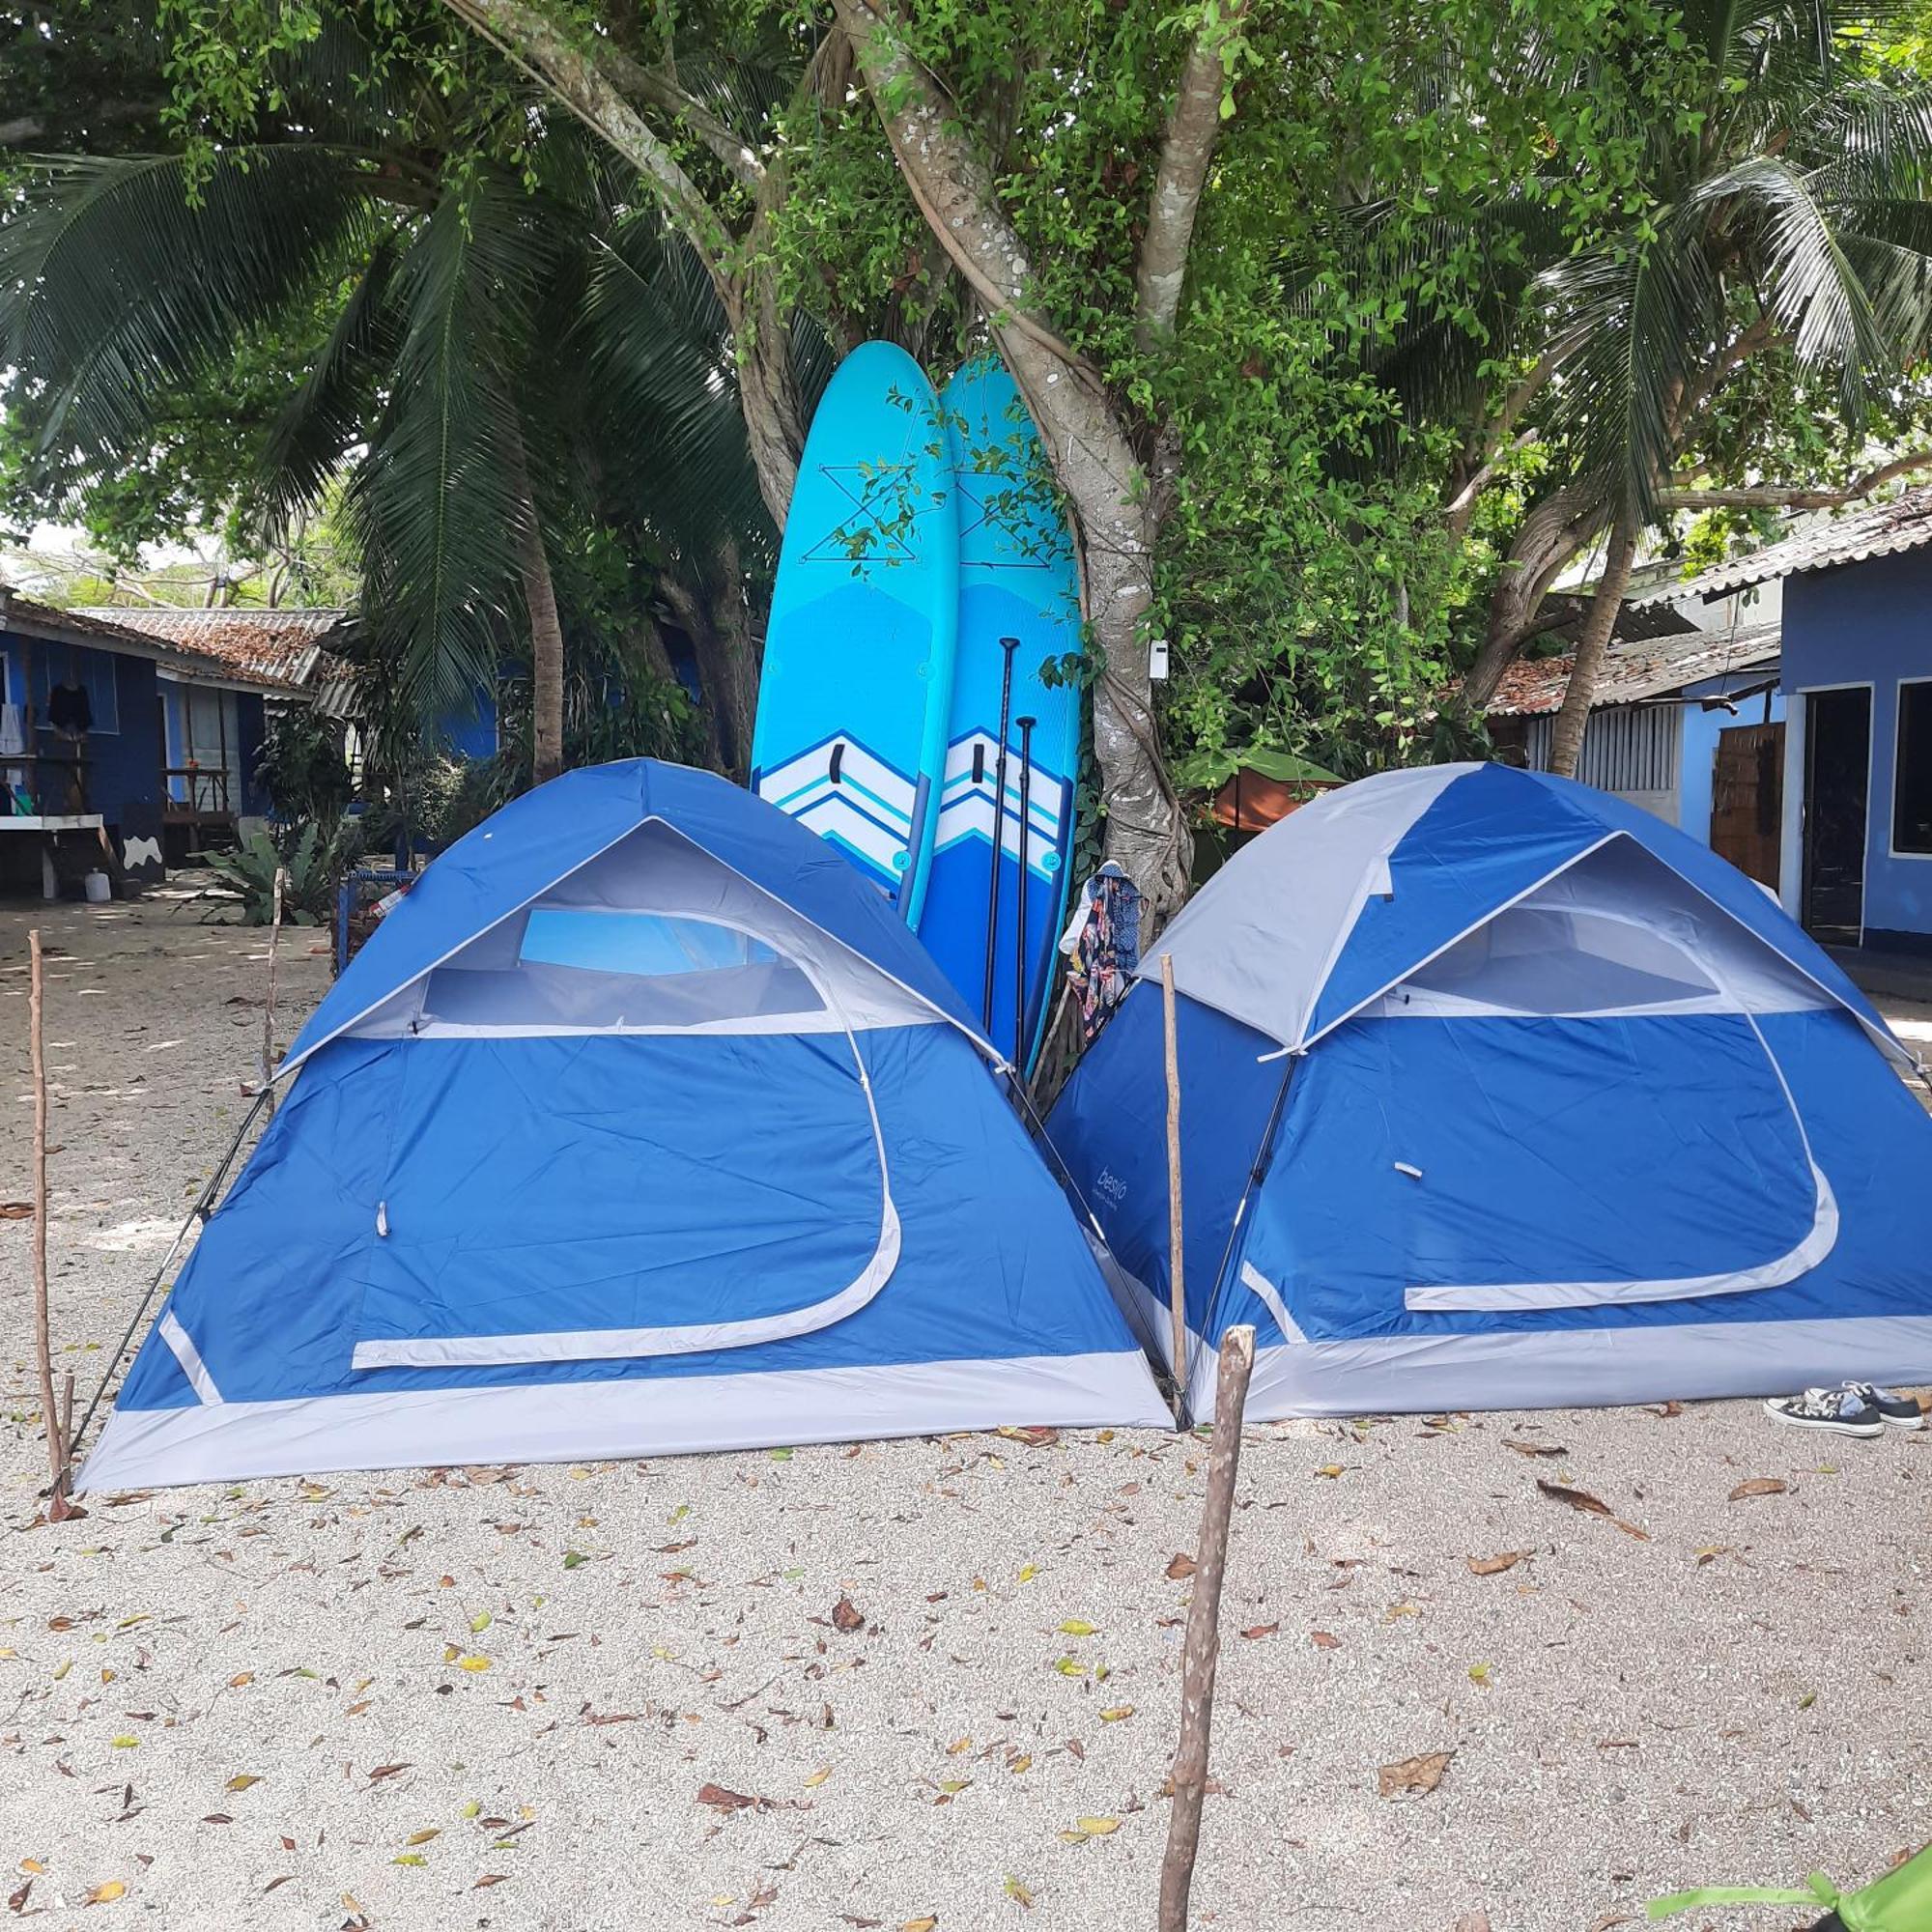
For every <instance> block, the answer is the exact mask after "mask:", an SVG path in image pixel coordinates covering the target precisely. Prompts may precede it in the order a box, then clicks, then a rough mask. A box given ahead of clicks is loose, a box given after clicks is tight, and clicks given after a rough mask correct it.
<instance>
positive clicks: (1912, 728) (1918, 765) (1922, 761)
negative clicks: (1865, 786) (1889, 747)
mask: <svg viewBox="0 0 1932 1932" xmlns="http://www.w3.org/2000/svg"><path fill="white" fill-rule="evenodd" d="M1891 849H1892V850H1893V851H1894V852H1925V853H1932V682H1927V683H1919V684H1901V685H1900V686H1899V687H1898V755H1897V757H1896V758H1895V759H1894V760H1893V762H1892V767H1891Z"/></svg>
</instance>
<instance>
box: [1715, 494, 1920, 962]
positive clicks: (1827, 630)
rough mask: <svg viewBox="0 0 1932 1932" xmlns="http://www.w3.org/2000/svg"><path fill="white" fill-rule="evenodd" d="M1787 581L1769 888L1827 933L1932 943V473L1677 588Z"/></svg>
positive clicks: (1835, 938) (1765, 586)
mask: <svg viewBox="0 0 1932 1932" xmlns="http://www.w3.org/2000/svg"><path fill="white" fill-rule="evenodd" d="M1779 587H1781V599H1782V622H1783V658H1782V671H1781V675H1780V679H1779V689H1780V691H1781V692H1782V694H1783V698H1784V717H1785V725H1784V732H1783V744H1782V748H1781V753H1782V754H1781V772H1782V798H1781V802H1780V810H1779V834H1780V837H1779V846H1780V867H1779V880H1778V890H1779V895H1780V897H1781V898H1782V900H1783V902H1784V905H1785V908H1786V910H1787V911H1789V912H1790V913H1791V914H1792V915H1793V916H1794V917H1795V918H1797V919H1798V920H1799V921H1801V922H1802V923H1804V926H1805V927H1806V928H1807V929H1808V930H1809V931H1810V932H1812V933H1813V934H1814V935H1815V936H1816V937H1818V938H1819V939H1821V940H1824V941H1825V942H1826V943H1827V944H1831V945H1836V946H1856V947H1863V948H1866V949H1869V950H1870V951H1872V952H1906V953H1920V954H1932V487H1925V488H1920V489H1917V490H1911V491H1908V492H1906V493H1905V494H1904V495H1903V496H1900V497H1894V498H1893V499H1892V500H1890V501H1889V502H1886V503H1877V504H1864V505H1861V506H1860V507H1858V508H1856V509H1853V510H1850V511H1848V512H1846V513H1845V514H1844V515H1842V516H1839V517H1836V518H1834V519H1830V520H1811V521H1809V522H1807V524H1806V526H1804V527H1800V528H1796V529H1794V530H1793V531H1792V533H1791V534H1790V535H1788V536H1785V537H1783V538H1781V539H1780V540H1778V541H1777V542H1776V543H1772V544H1769V545H1767V546H1765V547H1764V548H1763V549H1761V550H1758V551H1756V552H1754V553H1752V554H1750V555H1748V556H1746V557H1742V558H1739V559H1738V560H1737V561H1736V562H1734V563H1730V564H1726V565H1724V566H1722V567H1720V568H1719V569H1718V570H1715V571H1711V572H1709V573H1707V574H1706V575H1705V576H1703V577H1701V578H1699V579H1697V580H1696V581H1695V582H1693V583H1691V584H1688V585H1686V586H1684V591H1685V592H1686V593H1695V594H1696V595H1698V596H1699V597H1701V598H1703V599H1704V600H1705V601H1706V602H1708V603H1713V604H1715V603H1716V602H1718V601H1719V600H1720V599H1723V598H1727V597H1736V596H1738V595H1739V594H1741V593H1747V592H1751V591H1756V592H1757V593H1758V594H1760V595H1764V596H1769V595H1770V594H1771V593H1772V592H1773V591H1774V590H1775V589H1776V588H1779Z"/></svg>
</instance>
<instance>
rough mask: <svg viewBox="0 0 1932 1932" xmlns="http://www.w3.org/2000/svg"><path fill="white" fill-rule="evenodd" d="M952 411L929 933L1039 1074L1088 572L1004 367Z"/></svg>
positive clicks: (962, 382) (987, 369) (970, 371)
mask: <svg viewBox="0 0 1932 1932" xmlns="http://www.w3.org/2000/svg"><path fill="white" fill-rule="evenodd" d="M940 411H941V414H942V415H943V417H944V419H945V424H946V440H947V447H948V450H949V452H950V454H951V458H952V476H953V496H954V497H955V499H956V506H957V511H958V528H959V563H958V581H959V611H958V639H957V643H956V646H955V650H954V659H953V673H952V704H951V706H950V708H949V712H948V721H947V747H946V753H945V756H944V758H943V760H942V761H941V763H942V767H943V769H942V772H941V776H940V779H939V781H938V784H939V798H938V803H937V810H936V812H935V821H936V822H935V824H934V827H933V844H932V867H931V877H930V879H929V881H928V884H927V888H926V896H925V900H924V904H923V908H922V910H921V914H920V917H919V919H918V921H917V925H918V929H919V936H920V938H921V939H922V940H923V941H924V942H925V946H926V949H927V951H928V952H931V954H932V956H933V957H934V958H935V959H936V960H938V962H939V964H940V966H941V968H942V969H943V970H944V972H945V973H946V975H947V977H948V978H949V979H950V980H952V983H953V985H954V986H956V987H957V988H958V989H959V992H960V994H961V995H962V997H964V999H965V1000H966V1002H967V1004H968V1005H969V1006H970V1007H971V1008H972V1009H973V1010H974V1011H976V1012H979V1013H980V1014H981V1016H982V1018H983V1020H984V1022H985V1025H986V1029H987V1032H986V1037H987V1038H988V1039H990V1040H992V1041H993V1043H994V1044H995V1045H996V1046H998V1047H1000V1048H1001V1049H1002V1050H1003V1051H1006V1052H1009V1053H1011V1054H1012V1056H1013V1058H1014V1060H1015V1061H1016V1062H1018V1063H1019V1064H1020V1065H1031V1064H1032V1062H1033V1059H1034V1057H1035V1054H1036V1053H1037V1047H1038V1041H1039V1037H1040V1031H1041V1029H1042V1028H1043V1027H1044V1026H1045V1024H1046V1020H1047V1017H1048V1014H1049V1011H1050V1009H1051V1008H1052V1006H1053V994H1054V987H1055V984H1056V974H1057V969H1058V963H1059V954H1058V952H1057V950H1056V948H1057V942H1058V940H1059V938H1060V931H1061V927H1062V925H1063V924H1064V923H1065V904H1066V892H1067V880H1068V874H1069V873H1070V872H1071V870H1072V868H1073V858H1074V838H1075V828H1074V818H1075V793H1076V789H1077V783H1078V775H1079V770H1080V756H1081V743H1082V728H1081V727H1082V706H1083V698H1084V696H1085V684H1084V680H1082V679H1081V678H1080V677H1079V676H1078V674H1077V673H1078V670H1079V666H1080V660H1081V657H1082V655H1083V652H1084V637H1083V631H1082V625H1081V617H1080V573H1079V569H1078V567H1077V565H1076V563H1075V560H1074V554H1073V539H1072V532H1071V531H1070V529H1069V528H1068V526H1067V522H1066V517H1065V511H1064V510H1063V508H1062V507H1061V503H1060V500H1059V497H1058V496H1057V494H1056V493H1055V490H1054V485H1053V478H1052V474H1051V471H1050V469H1049V467H1048V464H1047V461H1046V457H1045V454H1044V451H1043V450H1042V448H1041V446H1040V441H1039V438H1038V435H1037V431H1036V429H1035V427H1034V422H1033V418H1032V416H1031V415H1030V414H1029V413H1028V411H1027V406H1026V403H1025V401H1024V400H1023V399H1022V398H1021V396H1020V393H1019V389H1018V387H1017V386H1016V385H1015V384H1014V382H1013V379H1012V377H1011V375H1010V374H1009V372H1008V371H1007V370H1006V369H1005V367H1004V366H1003V365H1002V364H1001V363H1000V361H999V359H998V358H997V357H992V356H987V357H980V358H978V359H976V360H974V361H972V362H969V363H968V364H967V365H966V366H965V367H964V368H963V369H961V370H959V371H958V373H957V374H956V375H954V376H953V378H952V381H951V382H950V383H948V384H947V385H946V389H945V393H944V395H943V396H942V398H941V401H940ZM1002 735H1004V736H1005V739H1006V744H1005V746H1004V757H1005V764H1006V774H1005V784H1004V786H1003V787H1002V786H1001V783H1000V772H999V767H1000V764H1001V760H1002V752H1003V748H1002V746H1001V743H1000V740H1001V737H1002ZM996 792H997V793H998V794H999V796H997V797H996V796H995V794H996ZM1022 793H1024V794H1025V796H1026V801H1027V806H1026V819H1025V833H1026V861H1027V863H1026V870H1025V873H1024V875H1023V874H1022V873H1021V870H1020V865H1019V846H1020V833H1021V829H1022V827H1021V818H1020V798H1021V795H1022Z"/></svg>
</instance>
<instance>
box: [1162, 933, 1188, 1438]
mask: <svg viewBox="0 0 1932 1932" xmlns="http://www.w3.org/2000/svg"><path fill="white" fill-rule="evenodd" d="M1160 1010H1161V1018H1162V1022H1163V1025H1164V1027H1165V1031H1166V1036H1167V1298H1168V1307H1169V1311H1170V1314H1171V1316H1172V1319H1173V1324H1174V1330H1173V1336H1172V1341H1173V1346H1174V1380H1175V1385H1176V1386H1177V1387H1178V1388H1179V1391H1180V1404H1181V1411H1182V1414H1183V1415H1184V1414H1185V1412H1186V1406H1187V1277H1186V1269H1185V1267H1184V1265H1183V1260H1182V1249H1181V1245H1180V1041H1179V1034H1178V1031H1177V1029H1176V1026H1175V1017H1174V955H1173V954H1172V953H1170V952H1163V953H1162V954H1161V955H1160Z"/></svg>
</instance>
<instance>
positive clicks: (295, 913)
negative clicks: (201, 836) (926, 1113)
mask: <svg viewBox="0 0 1932 1932" xmlns="http://www.w3.org/2000/svg"><path fill="white" fill-rule="evenodd" d="M335 844H336V841H335V839H334V838H324V836H323V831H322V828H321V827H320V826H319V825H316V824H314V823H311V824H308V825H304V826H303V827H302V828H301V829H300V831H299V832H298V833H296V834H295V835H294V836H293V837H292V838H290V839H289V840H288V841H287V847H286V850H284V849H283V848H282V847H278V846H277V845H276V843H275V841H274V840H273V839H272V838H270V837H269V835H268V834H267V833H266V832H262V831H254V832H250V833H249V834H248V836H247V837H246V838H243V839H242V840H241V843H240V844H239V845H237V846H236V847H235V848H234V849H233V850H232V851H227V852H197V853H196V854H195V855H194V856H195V858H196V859H197V860H198V861H199V863H200V864H202V865H204V866H206V867H208V869H209V870H210V871H211V872H213V874H214V879H215V885H216V886H217V887H219V888H226V890H227V891H228V892H230V893H232V894H233V895H235V896H234V899H233V900H226V899H224V900H222V901H221V902H220V906H219V907H217V908H216V909H217V910H218V909H223V908H225V907H226V906H227V905H229V904H236V905H238V906H239V909H240V912H241V920H240V923H241V924H242V925H268V924H270V923H272V922H273V920H274V917H275V881H276V879H277V877H278V876H279V877H280V879H281V901H282V920H283V923H285V924H289V925H320V924H321V923H323V921H325V920H326V919H327V917H328V909H329V903H330V900H331V898H332V897H333V895H334V892H335V885H336V875H337V873H338V871H339V869H340V867H339V865H338V863H337V854H336V852H335V849H334V848H335Z"/></svg>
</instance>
